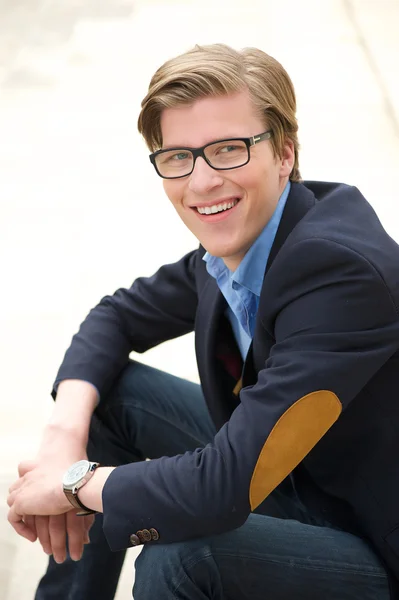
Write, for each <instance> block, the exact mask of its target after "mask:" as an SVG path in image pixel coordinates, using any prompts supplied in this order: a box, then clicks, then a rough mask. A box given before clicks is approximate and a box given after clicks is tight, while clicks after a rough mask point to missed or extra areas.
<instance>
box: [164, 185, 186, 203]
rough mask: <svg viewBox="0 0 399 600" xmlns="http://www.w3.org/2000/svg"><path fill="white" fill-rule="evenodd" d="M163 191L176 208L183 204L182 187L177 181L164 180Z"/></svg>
mask: <svg viewBox="0 0 399 600" xmlns="http://www.w3.org/2000/svg"><path fill="white" fill-rule="evenodd" d="M163 189H164V192H165V194H166V195H167V197H168V198H169V200H170V201H171V202H172V204H173V205H174V206H177V205H179V204H180V203H181V199H182V197H183V192H182V186H181V185H179V184H178V182H177V181H171V180H170V179H169V180H168V179H164V180H163Z"/></svg>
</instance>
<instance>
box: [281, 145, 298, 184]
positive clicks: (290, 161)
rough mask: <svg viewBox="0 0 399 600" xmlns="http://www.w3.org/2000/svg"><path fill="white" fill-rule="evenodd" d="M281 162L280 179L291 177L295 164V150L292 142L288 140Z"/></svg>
mask: <svg viewBox="0 0 399 600" xmlns="http://www.w3.org/2000/svg"><path fill="white" fill-rule="evenodd" d="M280 160H281V166H280V177H289V176H290V175H291V171H292V169H293V168H294V162H295V150H294V143H293V141H292V140H289V139H287V140H286V142H285V143H284V148H283V155H282V157H281V159H280Z"/></svg>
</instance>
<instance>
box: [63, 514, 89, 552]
mask: <svg viewBox="0 0 399 600" xmlns="http://www.w3.org/2000/svg"><path fill="white" fill-rule="evenodd" d="M66 523H67V532H68V548H69V555H70V557H71V558H72V560H80V559H81V558H82V554H83V546H84V539H85V532H86V524H85V520H84V518H83V519H82V517H78V516H76V513H75V512H74V511H72V510H71V511H69V512H68V513H67V514H66Z"/></svg>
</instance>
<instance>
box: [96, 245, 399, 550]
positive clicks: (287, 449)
mask: <svg viewBox="0 0 399 600" xmlns="http://www.w3.org/2000/svg"><path fill="white" fill-rule="evenodd" d="M279 270H280V272H281V273H286V274H289V276H287V277H286V279H284V280H282V279H280V280H279V282H280V283H279V288H276V289H275V290H274V291H273V298H272V299H271V300H270V301H271V303H272V304H273V307H272V312H273V315H272V317H273V319H272V320H273V334H274V336H275V339H276V343H275V345H274V347H273V349H272V352H271V354H270V356H269V358H268V360H267V361H266V364H265V367H264V368H263V369H262V370H261V371H260V372H259V375H258V381H257V383H256V385H254V386H253V387H248V388H244V389H243V390H242V391H241V394H240V399H241V403H240V405H239V406H238V407H237V409H236V410H235V411H234V413H233V415H232V416H231V418H230V420H229V422H228V423H226V425H225V426H224V427H223V428H222V429H221V430H220V431H219V432H218V434H217V435H216V437H215V439H214V441H213V443H211V444H208V445H207V446H206V447H205V448H204V449H198V450H196V451H194V452H187V453H185V454H183V455H180V456H176V457H164V458H161V459H157V460H152V461H150V462H144V463H135V464H131V465H126V466H122V467H118V468H116V469H114V470H113V471H112V472H111V473H110V474H109V476H108V478H107V480H106V483H105V485H104V488H103V507H104V531H105V534H106V536H107V538H108V542H109V544H110V546H111V548H112V549H114V550H117V549H120V548H123V547H128V546H129V544H130V543H129V537H130V535H131V534H132V533H136V531H138V530H140V529H143V528H146V529H149V528H151V527H153V528H155V529H157V531H158V532H159V535H160V542H164V543H168V542H175V541H182V540H185V539H190V538H194V537H202V536H206V535H212V534H216V533H221V532H223V531H226V530H229V529H233V528H235V527H238V526H240V525H241V524H242V523H244V522H245V520H246V518H247V517H248V514H249V513H250V512H251V511H253V510H255V509H256V507H257V506H258V505H259V504H260V503H261V502H262V501H263V500H264V498H265V497H266V496H267V495H268V494H269V493H270V492H271V491H272V490H273V489H275V487H276V486H277V485H279V483H280V482H281V481H282V480H283V479H284V478H285V477H286V476H287V475H288V474H289V473H290V472H291V471H292V470H293V469H294V468H295V467H296V466H297V465H298V464H299V463H300V462H301V461H302V460H303V459H304V458H305V457H306V455H307V454H308V453H309V452H310V451H311V450H312V449H314V451H315V447H316V446H317V444H318V443H320V440H322V439H323V438H324V439H323V442H324V440H326V439H327V438H328V437H329V435H330V433H329V429H330V428H331V426H332V425H333V424H334V423H335V422H336V421H337V420H338V419H339V417H340V414H341V410H345V409H346V408H347V407H348V405H349V404H350V403H351V401H352V399H353V398H354V397H355V396H356V395H357V394H358V393H359V392H360V390H361V389H362V388H363V387H364V386H365V385H366V384H367V382H368V381H369V380H370V379H371V378H372V377H373V375H374V374H375V373H376V372H377V371H378V370H379V369H380V368H381V366H382V365H383V364H384V363H385V362H386V361H387V360H388V359H389V357H390V356H391V355H392V354H393V353H394V352H395V351H396V349H397V348H398V345H399V326H398V315H397V312H396V309H395V306H394V304H393V302H392V300H391V297H390V294H389V292H388V290H387V288H386V286H385V284H384V282H383V280H382V279H381V277H380V275H379V274H378V273H377V272H376V271H375V269H374V268H373V266H372V265H371V264H370V263H368V262H367V261H366V260H365V259H364V258H363V257H362V256H360V255H358V254H356V253H355V252H353V251H352V250H350V249H348V248H346V247H343V246H340V245H339V244H336V243H334V242H329V241H327V240H308V241H304V242H300V243H298V244H297V245H296V246H294V247H293V248H292V249H291V251H290V252H289V253H288V254H287V253H286V254H285V257H284V259H283V260H282V261H281V263H280V265H279ZM275 282H276V285H277V279H276V280H275ZM258 316H259V319H260V320H262V319H263V326H264V327H265V328H269V327H270V326H271V321H270V322H267V321H266V319H268V318H269V317H270V316H271V311H270V309H268V312H265V313H264V314H262V312H261V309H260V313H259V315H258ZM256 335H258V336H260V335H262V333H261V331H260V330H258V332H257V334H256ZM255 344H256V339H255V340H254V345H255ZM337 425H338V424H337Z"/></svg>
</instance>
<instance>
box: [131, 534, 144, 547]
mask: <svg viewBox="0 0 399 600" xmlns="http://www.w3.org/2000/svg"><path fill="white" fill-rule="evenodd" d="M130 543H131V544H132V546H140V544H141V542H140V539H139V538H138V536H137V535H135V534H134V533H133V534H132V535H131V536H130Z"/></svg>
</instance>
